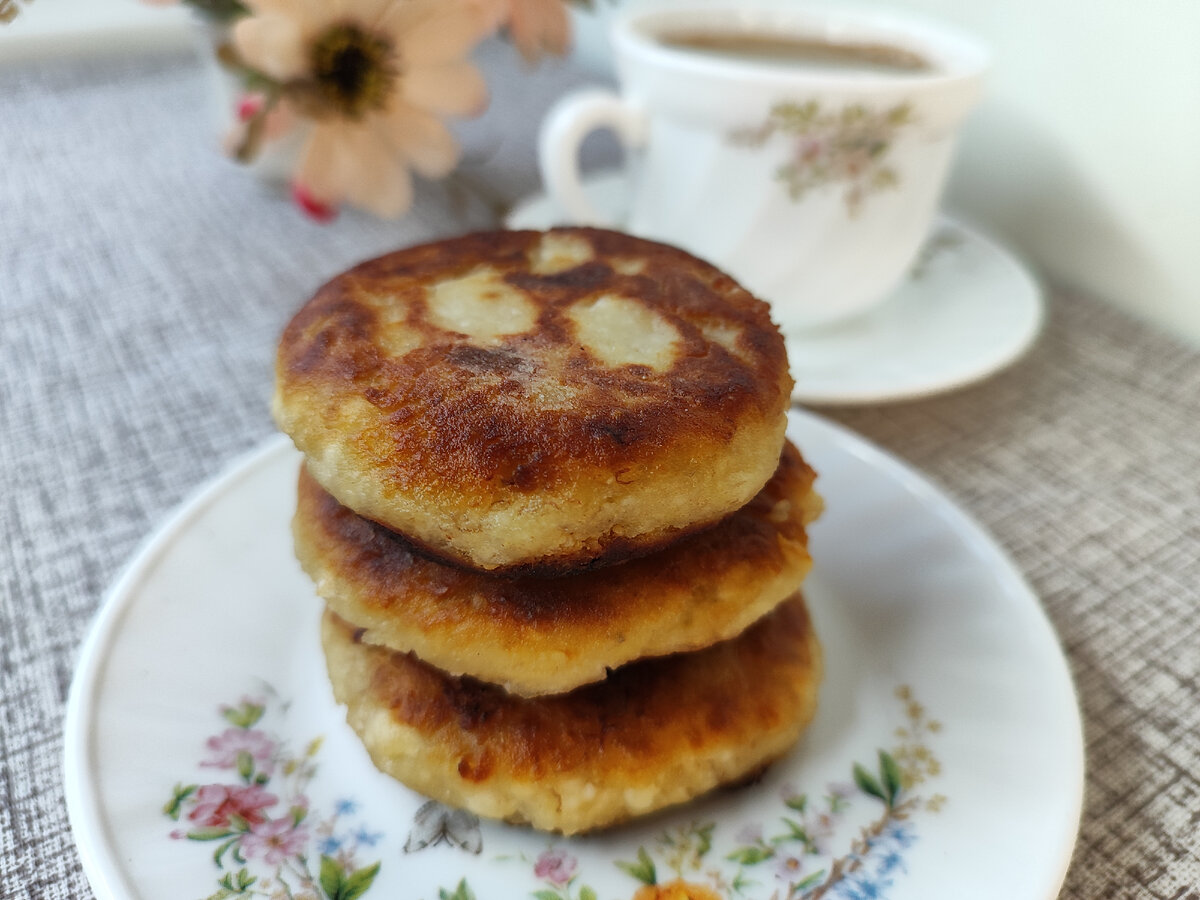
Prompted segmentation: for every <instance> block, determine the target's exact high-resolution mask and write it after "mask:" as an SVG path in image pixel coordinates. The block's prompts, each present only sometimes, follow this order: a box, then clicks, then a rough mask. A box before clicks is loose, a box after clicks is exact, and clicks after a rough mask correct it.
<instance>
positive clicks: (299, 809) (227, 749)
mask: <svg viewBox="0 0 1200 900" xmlns="http://www.w3.org/2000/svg"><path fill="white" fill-rule="evenodd" d="M269 693H271V695H272V698H274V692H269ZM278 706H279V707H280V710H279V711H280V712H286V708H287V704H278ZM270 711H271V710H270V708H269V701H268V699H266V698H262V697H243V698H242V700H241V701H240V702H239V703H238V704H237V705H236V706H222V707H221V708H220V714H221V717H222V718H223V719H224V720H225V725H226V727H225V728H224V729H223V730H222V731H220V732H219V733H217V734H214V735H212V736H210V737H209V738H208V739H207V740H206V741H205V749H206V751H207V755H206V757H205V759H204V760H203V761H201V763H200V766H201V767H202V768H206V769H213V770H215V771H214V779H213V780H212V781H211V782H209V783H206V784H183V783H179V784H176V785H175V787H174V789H173V791H172V792H171V798H170V799H169V800H168V801H167V803H166V805H165V806H164V807H163V813H164V814H165V815H166V816H167V817H168V818H170V819H171V820H173V821H175V822H178V823H179V825H180V827H179V828H176V829H174V830H172V831H171V837H172V838H173V839H175V840H189V841H198V842H204V843H208V844H211V845H214V846H215V849H214V850H213V851H212V860H213V863H214V865H215V866H216V868H217V870H218V874H217V876H216V878H215V881H216V890H215V891H214V892H213V893H211V894H209V895H207V896H206V897H205V898H204V900H231V898H235V897H245V898H249V897H267V898H270V900H357V898H359V897H361V896H363V895H364V894H366V893H367V891H368V890H370V888H371V885H372V883H373V882H374V880H375V876H376V875H377V874H379V869H380V865H381V864H380V862H378V861H376V862H374V863H371V864H369V865H360V864H359V861H358V855H359V853H360V851H363V850H365V849H366V848H369V847H374V846H375V845H376V844H377V843H378V842H379V841H380V840H381V839H382V838H383V834H382V833H381V832H372V831H370V830H368V829H367V828H366V826H365V825H363V824H361V823H360V822H358V821H357V819H356V815H357V813H358V804H357V803H356V802H355V801H354V800H353V799H351V798H344V799H341V800H338V801H337V802H336V803H335V805H334V808H333V811H332V812H331V813H328V814H321V813H319V812H317V811H316V810H314V809H311V808H310V805H309V800H308V795H307V789H308V786H309V784H310V783H311V781H312V780H313V778H314V777H315V776H316V774H317V761H316V760H317V756H318V754H319V753H320V751H321V743H322V739H321V738H320V737H317V738H314V739H313V740H311V741H309V743H308V744H307V746H305V748H304V749H303V751H302V752H299V753H295V752H293V751H292V750H291V749H290V748H289V747H288V745H287V744H286V742H284V741H283V740H281V739H280V738H279V737H277V736H276V735H274V734H271V733H269V732H268V731H266V730H264V729H263V728H261V727H259V726H261V725H262V720H263V718H264V716H266V715H267V714H268V713H269V712H270ZM314 853H315V854H316V857H317V862H316V870H315V871H314V861H313V855H314Z"/></svg>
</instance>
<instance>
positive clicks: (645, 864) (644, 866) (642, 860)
mask: <svg viewBox="0 0 1200 900" xmlns="http://www.w3.org/2000/svg"><path fill="white" fill-rule="evenodd" d="M617 868H618V869H620V870H621V871H622V872H627V873H628V874H630V875H632V876H633V877H634V878H636V879H637V880H638V881H640V882H641V883H642V884H658V872H657V870H656V869H655V868H654V860H652V859H651V858H650V854H649V853H647V852H646V848H645V847H638V861H637V862H636V863H626V862H618V863H617Z"/></svg>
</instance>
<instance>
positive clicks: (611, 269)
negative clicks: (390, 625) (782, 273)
mask: <svg viewBox="0 0 1200 900" xmlns="http://www.w3.org/2000/svg"><path fill="white" fill-rule="evenodd" d="M554 242H558V243H563V242H566V243H567V244H572V243H573V244H574V245H578V246H582V247H584V248H585V250H586V251H587V253H585V254H584V256H587V255H588V254H590V258H587V259H585V260H584V261H582V262H579V264H577V265H572V264H570V260H569V259H568V261H567V263H564V264H563V265H564V266H565V268H564V267H559V266H556V265H555V264H553V263H554V261H553V259H551V261H550V264H546V262H545V260H544V259H543V257H544V256H545V254H546V252H547V251H546V250H545V248H546V247H547V246H548V245H550V244H553V243H554ZM539 254H541V256H539ZM456 280H457V281H456ZM449 282H455V283H456V284H457V285H458V287H459V288H460V290H458V292H457V293H454V292H451V291H447V292H446V293H447V294H448V295H450V296H449V299H442V294H441V293H439V290H440V288H439V286H445V285H446V284H447V283H449ZM464 285H466V286H467V287H464ZM468 287H469V289H470V291H471V292H474V294H475V296H474V298H471V297H468V298H467V300H466V301H463V300H462V296H461V295H462V294H464V293H467V292H468ZM464 302H465V303H466V304H467V305H466V307H463V306H462V303H464ZM446 303H449V304H451V306H450V307H449V308H450V312H449V313H447V312H446V309H444V308H443V304H446ZM455 303H457V304H459V305H457V306H456V305H454V304H455ZM464 309H465V312H464ZM597 310H599V311H600V312H597ZM450 313H453V315H451V314H450ZM455 317H457V318H455ZM622 317H624V318H625V319H627V320H628V323H629V324H628V329H627V333H625V334H622V333H621V332H620V330H619V328H618V330H617V331H616V332H615V333H614V332H613V328H612V325H613V322H614V321H615V322H618V323H619V322H620V321H621V318H622ZM452 321H462V322H463V323H464V324H462V325H459V326H455V327H461V328H463V329H464V331H455V330H448V328H449V327H450V325H449V324H448V322H452ZM597 321H598V322H599V324H598V325H597V324H596V322H597ZM597 329H598V331H597ZM468 332H469V333H468ZM505 332H511V333H505ZM646 335H651V336H652V338H653V339H652V340H651V338H646V341H648V343H647V345H646V347H644V348H642V349H638V346H640V345H638V341H639V340H641V339H642V338H644V337H645V336H646ZM631 347H632V348H633V349H632V350H631V349H630V348H631ZM643 350H644V353H643ZM639 354H642V355H639ZM629 360H634V361H632V362H630V361H629ZM276 378H277V391H276V399H275V412H276V417H277V419H278V420H279V421H280V424H281V427H283V428H284V430H285V431H287V432H288V433H289V434H291V435H292V437H293V439H294V440H295V441H296V443H297V445H298V446H299V447H300V449H301V450H303V451H304V452H305V453H306V454H307V455H308V456H309V458H310V461H311V462H312V463H313V466H312V468H313V472H314V475H315V477H317V479H318V480H319V481H321V483H322V484H323V485H324V486H325V487H326V488H327V489H328V490H330V491H331V493H333V494H334V495H335V496H337V497H338V498H339V499H340V500H341V501H342V502H344V503H346V505H348V506H351V507H352V508H354V509H356V511H358V512H360V513H361V514H363V515H367V516H369V517H371V518H373V519H376V520H377V521H380V522H382V523H383V524H386V525H388V526H389V527H392V528H394V529H397V530H403V531H405V532H406V533H408V534H410V535H412V536H413V537H414V538H416V539H418V540H420V541H422V542H423V543H425V544H426V545H428V546H430V547H432V548H435V549H436V550H437V551H438V552H439V553H442V554H443V555H445V556H447V557H448V558H451V559H456V560H458V561H460V562H463V563H464V564H468V565H475V566H477V567H480V568H486V569H494V568H503V567H505V566H510V565H515V564H522V563H529V562H537V561H538V560H539V559H541V558H542V557H558V556H561V557H564V558H569V559H567V562H566V563H565V565H575V564H577V563H578V562H580V561H581V560H582V559H585V558H589V557H590V558H596V557H599V556H601V555H603V554H604V552H605V549H606V547H607V546H608V544H610V543H611V544H614V545H617V544H620V543H622V542H624V543H626V544H627V545H629V547H635V548H636V547H637V545H638V542H637V538H638V536H639V533H640V532H639V530H638V523H637V522H636V521H621V520H620V519H618V520H617V521H616V522H611V521H603V520H598V521H597V523H596V527H598V528H599V527H603V528H604V532H602V533H597V534H591V535H582V536H581V535H579V534H571V535H566V536H564V537H563V538H562V540H561V541H556V539H555V538H554V537H553V536H550V537H543V536H538V537H536V539H535V538H531V541H532V543H533V547H532V549H530V548H524V549H522V548H520V547H509V546H505V547H504V548H502V549H500V550H498V551H496V552H495V553H489V552H488V550H487V547H486V546H485V547H484V549H482V550H481V549H479V546H478V542H477V544H470V542H469V541H467V545H465V546H464V545H460V544H459V542H458V541H457V538H458V537H459V536H460V535H461V533H462V532H471V531H473V530H475V529H476V527H478V528H482V529H486V528H488V527H490V526H491V524H492V523H490V522H488V521H484V522H482V523H477V522H475V520H474V518H473V517H476V516H477V515H479V514H486V513H487V512H488V511H491V510H494V509H497V508H499V509H505V508H512V509H513V510H514V511H516V512H517V513H518V514H519V515H521V516H524V517H526V518H527V519H528V518H531V517H532V518H536V517H537V516H539V515H540V514H541V513H542V512H544V511H546V510H547V509H550V510H552V511H565V512H571V513H572V515H573V517H574V520H575V521H579V518H580V517H579V516H578V515H576V514H574V512H573V511H571V510H567V507H571V506H578V505H580V504H581V503H582V504H588V503H590V502H591V499H592V496H591V495H593V494H596V493H597V492H599V493H600V494H602V495H603V496H604V499H605V500H606V501H607V500H610V499H611V497H610V496H609V495H610V494H611V493H612V492H613V491H616V492H617V494H618V495H621V494H630V493H633V492H637V491H646V492H652V491H653V490H654V487H653V486H654V484H655V482H656V481H662V482H663V487H665V488H666V489H667V490H669V491H671V492H675V493H677V492H678V491H679V490H680V489H683V490H687V488H688V487H689V486H690V487H691V490H692V491H693V492H695V493H696V494H697V499H698V501H699V508H698V509H695V508H694V507H692V506H687V507H686V509H687V510H688V512H689V514H691V513H692V512H699V513H700V514H699V515H695V516H693V517H692V518H689V519H684V520H678V521H671V522H661V523H657V524H656V525H655V527H654V528H651V529H648V531H652V532H658V534H657V535H650V536H649V537H650V538H652V540H651V541H650V543H648V544H647V546H646V547H645V549H651V548H652V547H653V546H657V545H658V544H661V543H662V541H663V540H664V539H665V537H668V536H671V533H672V532H673V531H674V529H680V528H685V527H689V526H693V525H695V524H704V523H707V522H711V521H715V519H716V518H719V517H720V516H721V515H723V514H724V513H726V512H728V511H729V510H731V509H733V508H736V506H738V505H740V504H741V503H742V502H745V500H746V499H748V498H749V497H750V496H752V495H753V494H754V493H755V492H756V491H757V490H758V488H759V487H761V485H762V484H763V482H764V481H765V480H766V478H767V477H768V476H769V470H770V468H771V467H773V465H774V458H775V455H776V454H777V453H778V450H779V446H780V444H781V441H782V430H783V421H784V415H785V412H786V409H787V406H788V403H789V401H790V390H791V379H790V376H789V375H788V371H787V359H786V355H785V351H784V345H783V340H782V337H781V336H780V334H779V332H778V330H777V329H776V328H775V326H774V325H773V324H772V323H771V320H770V316H769V313H768V308H767V306H766V304H765V303H763V302H761V301H759V300H757V299H755V298H754V297H752V296H751V295H750V294H749V293H747V292H746V291H745V290H743V289H742V288H740V287H739V286H738V285H737V284H736V283H735V282H734V281H733V280H732V279H730V278H729V277H728V276H726V275H724V274H722V273H721V272H719V271H718V270H716V269H714V268H713V267H711V266H709V265H708V264H706V263H703V262H702V261H700V260H698V259H696V258H694V257H692V256H690V255H688V254H686V253H684V252H683V251H680V250H676V249H674V248H669V247H666V246H664V245H661V244H656V243H652V242H649V241H644V240H640V239H637V238H633V237H630V236H628V235H623V234H618V233H614V232H607V231H601V230H595V229H559V230H556V231H554V232H551V233H550V237H549V238H544V236H543V235H542V234H541V233H538V232H494V233H483V234H473V235H468V236H465V237H462V238H457V239H454V240H449V241H443V242H439V243H435V244H428V245H424V246H420V247H414V248H411V249H408V250H402V251H399V252H396V253H392V254H389V255H387V256H384V257H381V258H379V259H375V260H371V261H370V262H366V263H363V264H362V265H360V266H357V267H356V268H354V269H351V270H350V271H348V272H346V273H344V274H343V275H340V276H338V277H337V278H335V279H334V280H332V281H331V282H329V283H328V284H326V285H325V286H324V287H322V288H321V289H320V290H319V291H318V292H317V294H316V296H315V297H313V299H312V300H311V301H310V302H309V303H308V304H307V305H306V306H304V307H303V308H302V309H301V310H300V312H299V313H298V314H297V315H296V316H295V318H294V319H293V320H292V322H291V323H290V324H289V325H288V326H287V328H286V330H285V331H284V334H283V338H282V340H281V342H280V346H279V354H278V358H277V364H276ZM747 435H749V437H747ZM740 438H744V440H742V444H749V445H751V446H747V447H744V448H742V449H744V450H745V452H746V453H747V454H749V456H750V457H751V458H752V460H753V462H754V463H758V462H761V460H762V459H765V460H766V463H765V465H766V467H767V468H766V470H761V467H760V466H758V465H749V466H746V465H745V464H744V462H745V461H744V460H739V465H742V468H743V469H745V468H749V469H750V470H751V474H750V476H748V477H749V478H751V479H754V478H757V484H739V485H737V490H736V491H734V492H733V493H734V494H738V495H739V496H737V497H736V499H734V498H733V497H732V496H731V497H730V498H728V499H726V498H723V497H721V498H720V502H719V503H717V504H716V505H715V508H708V507H707V506H705V498H706V497H707V496H709V495H713V494H716V495H720V493H721V491H720V490H719V488H720V485H718V486H717V488H718V489H717V490H715V491H714V490H713V485H712V484H709V483H707V479H706V478H705V477H704V474H705V473H703V472H700V473H697V474H696V475H695V476H693V477H692V478H691V480H690V482H689V481H688V480H687V479H682V478H681V477H679V472H678V467H679V465H680V463H681V461H683V460H688V461H691V462H692V463H693V465H695V464H696V461H698V460H707V459H711V458H714V457H716V456H717V455H719V454H720V453H721V452H722V451H724V450H726V449H728V448H730V447H734V446H738V447H741V445H740V444H738V440H739V439H740ZM750 438H753V440H750ZM718 468H719V467H718ZM760 471H761V475H760V474H759V473H760ZM610 505H611V504H610ZM667 506H668V507H670V506H671V504H670V503H668V504H667ZM435 508H436V509H437V510H439V513H440V516H441V517H440V518H439V519H437V520H436V521H425V519H426V516H425V515H424V513H425V512H426V511H427V510H431V509H435ZM414 509H415V510H416V513H415V514H414V512H413V510H414ZM556 529H557V523H555V528H551V529H550V532H552V533H553V532H554V531H555V530H556ZM535 531H536V529H533V530H532V531H531V533H533V532H535ZM550 545H554V546H550ZM539 546H544V547H545V549H544V550H542V551H539V550H538V549H537V548H538V547H539ZM522 553H524V554H525V556H523V557H522V556H521V554H522ZM622 553H623V554H626V555H627V554H628V553H629V549H628V547H626V548H625V549H624V550H623V551H622ZM619 555H620V554H619ZM491 557H495V558H491ZM514 557H515V558H514Z"/></svg>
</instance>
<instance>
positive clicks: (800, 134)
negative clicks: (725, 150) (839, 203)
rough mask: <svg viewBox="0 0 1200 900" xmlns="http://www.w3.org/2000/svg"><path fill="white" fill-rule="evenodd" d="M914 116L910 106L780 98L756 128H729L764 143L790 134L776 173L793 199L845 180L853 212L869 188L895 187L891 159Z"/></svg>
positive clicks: (739, 137) (751, 143)
mask: <svg viewBox="0 0 1200 900" xmlns="http://www.w3.org/2000/svg"><path fill="white" fill-rule="evenodd" d="M912 122H913V115H912V106H911V105H910V104H908V103H899V104H896V105H895V106H892V107H890V108H889V109H884V110H875V109H870V108H868V107H866V106H863V105H862V104H858V103H855V104H851V105H849V106H844V107H842V108H841V109H838V110H827V109H823V108H822V107H821V105H820V104H819V103H818V102H817V101H815V100H809V101H808V102H806V103H795V102H787V103H777V104H775V105H774V106H773V107H772V108H771V113H770V115H769V116H768V117H767V120H766V121H765V122H763V124H762V125H760V126H758V127H757V128H743V129H739V130H737V131H734V132H731V133H730V135H729V138H730V140H732V141H733V142H734V143H737V144H742V145H745V146H748V147H761V146H763V145H764V144H766V143H767V141H768V140H770V139H771V138H773V137H775V136H776V135H783V136H785V137H788V138H791V139H792V140H791V144H790V149H789V152H788V156H787V158H786V160H785V161H784V162H783V164H782V165H780V166H779V168H778V170H777V171H776V173H775V175H776V178H778V179H779V181H781V182H783V184H784V186H785V188H786V189H787V192H788V195H789V196H790V197H791V199H792V200H794V201H799V200H802V199H803V198H804V197H805V196H806V195H807V194H808V192H809V191H811V190H813V189H814V188H819V187H823V186H825V185H844V191H843V194H842V197H843V200H844V201H845V204H846V211H847V212H848V213H849V214H850V215H851V216H855V215H857V214H858V213H859V211H860V210H861V209H862V205H863V202H864V200H865V199H866V198H867V197H868V196H869V195H871V194H874V193H877V192H879V191H883V190H887V189H889V188H894V187H896V186H897V185H898V184H899V183H900V176H899V174H898V173H897V172H896V170H895V169H894V168H893V167H892V165H891V163H890V162H889V160H888V155H889V152H890V151H891V149H892V145H893V143H894V141H895V138H896V134H897V132H898V131H899V130H900V129H901V128H903V127H905V126H906V125H910V124H911V123H912Z"/></svg>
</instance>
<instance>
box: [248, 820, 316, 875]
mask: <svg viewBox="0 0 1200 900" xmlns="http://www.w3.org/2000/svg"><path fill="white" fill-rule="evenodd" d="M307 844H308V829H307V828H305V827H304V826H302V825H297V824H296V820H295V819H293V818H292V817H291V816H284V817H283V818H282V819H272V820H271V821H269V822H261V823H259V824H257V825H255V826H254V827H253V828H252V829H250V832H249V833H248V834H247V835H246V836H245V837H243V838H242V854H243V855H244V856H245V857H246V858H247V859H254V858H256V857H261V858H262V860H263V861H264V862H265V863H266V864H267V865H269V866H278V865H280V864H281V863H282V862H283V861H284V860H285V859H289V858H291V857H293V856H299V855H300V853H301V852H302V851H303V850H304V848H305V846H306V845H307Z"/></svg>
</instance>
